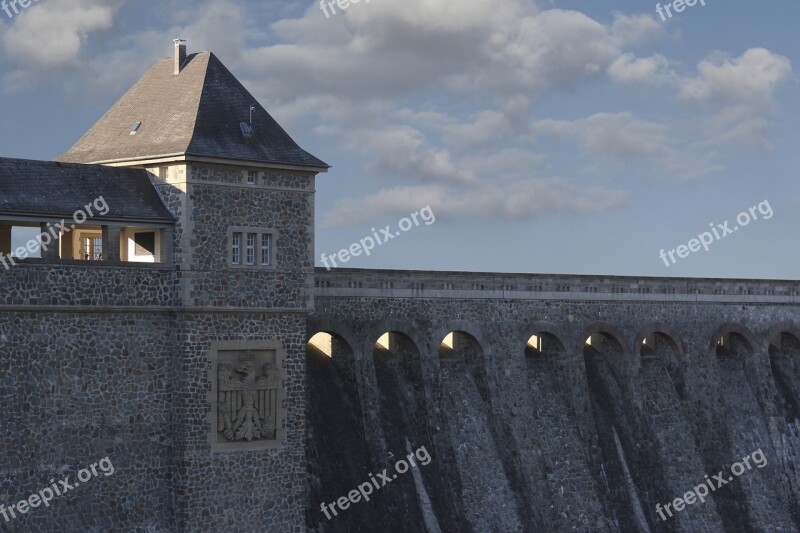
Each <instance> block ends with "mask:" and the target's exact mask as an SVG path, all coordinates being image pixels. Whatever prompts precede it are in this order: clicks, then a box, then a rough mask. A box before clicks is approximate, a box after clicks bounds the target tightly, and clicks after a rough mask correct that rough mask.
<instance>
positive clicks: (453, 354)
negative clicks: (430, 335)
mask: <svg viewBox="0 0 800 533" xmlns="http://www.w3.org/2000/svg"><path fill="white" fill-rule="evenodd" d="M439 362H440V364H441V368H442V373H443V375H445V374H452V373H453V372H463V371H469V373H470V374H471V375H472V377H473V379H474V381H475V383H476V384H477V386H478V389H479V390H480V393H481V397H482V398H483V400H484V401H488V391H487V389H486V381H485V378H486V367H485V360H484V355H483V347H482V346H481V344H480V343H479V342H478V339H476V338H475V337H474V336H473V335H471V334H470V333H467V332H465V331H451V332H450V333H448V334H447V335H445V336H444V338H443V339H442V342H441V343H440V344H439Z"/></svg>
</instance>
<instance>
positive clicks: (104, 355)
mask: <svg viewBox="0 0 800 533" xmlns="http://www.w3.org/2000/svg"><path fill="white" fill-rule="evenodd" d="M20 268H25V267H20ZM170 322H171V321H170V319H169V317H168V315H165V314H160V313H135V312H133V313H129V312H126V313H69V312H65V313H41V312H36V313H27V312H2V313H0V332H2V333H0V336H1V337H0V338H1V339H2V343H0V406H2V407H1V408H0V409H2V412H0V428H2V431H0V450H2V453H0V504H4V505H5V506H6V507H9V506H10V505H12V504H16V503H17V502H19V501H20V500H22V499H26V498H28V497H29V496H30V495H31V494H35V493H37V492H38V491H39V490H41V489H43V488H45V487H48V486H50V485H51V483H52V482H51V481H50V480H51V479H53V480H56V481H55V482H56V483H58V480H62V479H64V478H65V477H67V476H69V479H70V481H69V482H70V483H71V484H72V483H74V482H75V481H76V480H77V474H78V471H79V470H80V469H82V468H88V467H89V466H90V465H91V464H92V463H97V462H98V461H100V460H101V459H103V458H105V457H108V459H109V460H110V461H111V464H113V466H114V473H113V474H112V475H110V476H105V475H103V474H100V476H99V477H95V478H92V479H91V480H89V481H87V482H86V483H85V484H81V485H79V486H76V487H75V488H74V490H72V491H68V492H66V493H65V494H64V495H63V496H61V497H57V498H55V499H54V500H53V501H52V502H50V506H49V507H44V506H41V505H40V506H39V507H37V508H34V509H30V510H29V511H28V512H27V513H26V514H24V515H20V514H19V513H17V517H16V518H11V515H9V518H11V520H10V521H9V522H6V521H5V519H4V518H3V517H2V516H0V531H26V532H30V531H42V532H45V531H47V532H51V531H121V530H124V531H168V530H174V528H175V525H176V521H175V509H174V505H173V492H174V491H173V481H174V477H173V470H174V469H173V459H174V454H175V441H174V432H173V429H172V426H173V421H172V417H173V405H174V401H175V395H174V388H173V381H174V378H175V363H176V358H175V355H176V353H175V344H174V340H175V338H174V335H173V331H172V325H171V323H170ZM98 472H100V470H98Z"/></svg>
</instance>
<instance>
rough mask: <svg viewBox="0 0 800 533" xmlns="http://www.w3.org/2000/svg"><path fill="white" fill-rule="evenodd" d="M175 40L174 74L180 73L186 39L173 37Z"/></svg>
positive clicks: (184, 57) (184, 59) (183, 60)
mask: <svg viewBox="0 0 800 533" xmlns="http://www.w3.org/2000/svg"><path fill="white" fill-rule="evenodd" d="M174 42H175V75H176V76H177V75H178V74H180V73H181V68H182V67H183V64H184V63H185V62H186V41H184V40H183V39H174Z"/></svg>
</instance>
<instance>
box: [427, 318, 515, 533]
mask: <svg viewBox="0 0 800 533" xmlns="http://www.w3.org/2000/svg"><path fill="white" fill-rule="evenodd" d="M436 340H437V341H439V370H440V372H439V380H438V381H437V383H436V390H435V391H434V399H435V401H436V407H437V409H436V410H435V411H436V412H437V413H441V415H442V416H441V418H437V423H438V424H441V426H440V431H437V435H436V436H434V439H435V440H436V441H437V443H438V446H437V447H438V449H440V450H442V454H443V455H444V454H446V455H447V456H448V457H452V458H453V461H452V466H451V465H444V466H443V473H445V474H447V475H448V477H449V478H450V479H451V480H453V482H455V483H457V484H458V486H459V489H458V490H459V492H460V493H461V494H462V496H461V497H460V499H461V500H462V501H465V502H471V503H470V504H467V505H464V506H463V508H462V509H461V510H460V512H461V514H462V515H463V516H464V520H463V521H464V522H466V523H467V524H471V526H467V527H459V526H456V525H450V524H448V526H449V527H448V528H447V529H448V531H467V530H473V529H477V530H486V529H488V528H489V525H490V524H491V525H492V528H493V529H497V530H502V531H506V530H508V531H521V530H522V524H523V523H524V522H526V517H525V514H524V513H525V510H524V509H523V508H522V506H521V505H520V503H521V502H520V500H522V499H524V495H525V494H527V492H526V491H525V490H523V489H521V488H520V485H519V483H518V480H517V479H516V478H515V473H514V471H513V466H511V463H512V460H511V459H510V457H509V456H510V453H509V452H510V450H509V448H508V447H506V446H503V445H502V443H503V442H506V440H505V439H504V438H503V437H504V434H503V431H504V430H503V429H502V428H499V427H498V424H497V423H496V422H497V420H496V418H495V417H494V416H493V413H492V402H491V398H490V395H489V394H490V393H489V388H488V386H487V376H486V366H485V355H484V348H483V346H482V345H481V343H480V341H479V340H478V339H477V338H476V336H474V335H472V334H470V333H468V332H466V331H463V330H458V329H454V330H451V331H450V332H448V333H446V334H444V335H442V336H441V337H439V338H437V339H436ZM437 429H439V428H437ZM477 463H480V464H481V471H490V472H497V473H502V474H497V475H492V476H486V475H476V472H477V471H476V469H475V465H476V464H477ZM487 494H491V495H492V500H493V501H495V502H497V501H502V502H506V503H510V502H514V503H515V504H516V505H515V506H512V505H503V506H500V505H495V504H489V503H488V501H487V500H486V495H487ZM528 507H529V506H528Z"/></svg>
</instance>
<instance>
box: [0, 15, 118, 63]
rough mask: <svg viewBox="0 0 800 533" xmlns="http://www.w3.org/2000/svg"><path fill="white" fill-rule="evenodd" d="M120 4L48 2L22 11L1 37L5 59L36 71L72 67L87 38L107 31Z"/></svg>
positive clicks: (78, 59)
mask: <svg viewBox="0 0 800 533" xmlns="http://www.w3.org/2000/svg"><path fill="white" fill-rule="evenodd" d="M121 3H122V2H121V1H111V2H108V1H101V0H48V1H47V2H42V3H39V4H34V5H32V6H31V7H29V8H27V9H25V10H23V11H21V12H20V14H19V15H17V16H16V17H15V19H14V22H13V25H12V26H11V28H10V29H9V30H8V31H6V32H5V33H4V35H3V47H4V50H5V53H6V55H7V56H8V57H9V58H10V59H11V60H12V61H14V62H16V63H20V64H25V65H27V66H29V67H31V66H32V67H36V68H51V67H56V68H64V67H74V66H75V65H76V64H78V63H79V61H80V60H81V59H82V52H83V51H84V49H85V47H86V43H87V40H88V37H89V35H90V34H91V33H92V32H95V31H102V30H108V29H109V28H111V27H112V26H113V24H114V13H115V12H116V11H117V9H118V8H119V6H120V5H121Z"/></svg>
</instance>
